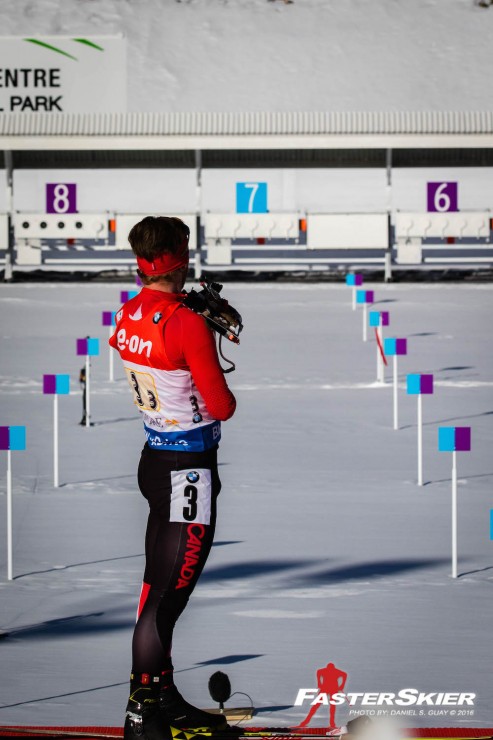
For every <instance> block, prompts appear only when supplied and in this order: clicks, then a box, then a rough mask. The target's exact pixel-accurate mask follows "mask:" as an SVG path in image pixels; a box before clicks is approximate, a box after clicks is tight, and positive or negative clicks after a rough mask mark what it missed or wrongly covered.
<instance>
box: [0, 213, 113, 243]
mask: <svg viewBox="0 0 493 740" xmlns="http://www.w3.org/2000/svg"><path fill="white" fill-rule="evenodd" d="M14 233H15V238H16V240H17V239H107V237H108V214H106V213H70V214H68V213H65V214H59V213H55V214H52V213H46V214H45V213H16V214H15V216H14Z"/></svg>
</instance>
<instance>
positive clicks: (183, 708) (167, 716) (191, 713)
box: [125, 684, 228, 740]
mask: <svg viewBox="0 0 493 740" xmlns="http://www.w3.org/2000/svg"><path fill="white" fill-rule="evenodd" d="M159 706H160V707H161V712H162V715H164V716H163V721H164V722H166V723H167V724H169V725H170V726H171V729H172V731H173V730H187V731H188V730H190V731H193V732H197V733H198V734H206V735H210V734H212V733H214V732H220V731H221V730H226V729H228V723H227V721H226V717H225V716H224V715H222V714H212V712H204V710H203V709H198V708H197V707H194V706H193V704H189V703H188V702H187V701H185V699H184V698H183V696H182V695H181V694H180V692H179V691H178V689H177V688H176V686H175V685H174V684H172V685H171V686H166V687H165V688H161V692H160V694H159ZM175 734H176V733H173V735H175ZM125 740H126V739H125Z"/></svg>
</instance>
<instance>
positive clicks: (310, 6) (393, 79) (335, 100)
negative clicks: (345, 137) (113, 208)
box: [0, 0, 493, 111]
mask: <svg viewBox="0 0 493 740" xmlns="http://www.w3.org/2000/svg"><path fill="white" fill-rule="evenodd" d="M492 31H493V8H490V9H483V8H479V7H477V5H476V3H475V0H411V1H409V0H295V1H294V2H293V3H292V4H289V5H285V4H284V3H283V2H281V0H275V2H268V0H182V1H181V2H177V1H176V0H37V1H36V2H34V1H33V0H16V1H15V2H7V0H3V1H2V2H0V35H1V36H8V35H12V36H28V37H31V36H39V35H45V36H46V35H50V36H52V35H70V36H72V35H83V36H84V35H85V36H91V35H92V36H95V35H98V36H102V35H116V34H123V35H124V36H125V37H126V38H127V40H128V65H127V73H128V109H129V110H130V111H262V110H265V111H355V110H369V111H375V110H385V111H392V110H489V109H491V105H492V100H491V36H492ZM0 48H1V47H0ZM6 63H7V62H5V61H3V62H2V66H4V65H5V64H6Z"/></svg>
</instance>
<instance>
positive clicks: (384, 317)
mask: <svg viewBox="0 0 493 740" xmlns="http://www.w3.org/2000/svg"><path fill="white" fill-rule="evenodd" d="M389 323H390V318H389V312H388V311H370V316H369V324H370V326H373V327H375V328H377V327H378V326H388V325H389Z"/></svg>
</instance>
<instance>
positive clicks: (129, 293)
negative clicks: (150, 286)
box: [120, 290, 139, 303]
mask: <svg viewBox="0 0 493 740" xmlns="http://www.w3.org/2000/svg"><path fill="white" fill-rule="evenodd" d="M136 295H139V291H138V290H122V291H121V292H120V303H126V302H127V301H129V300H130V299H131V298H135V296H136Z"/></svg>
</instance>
